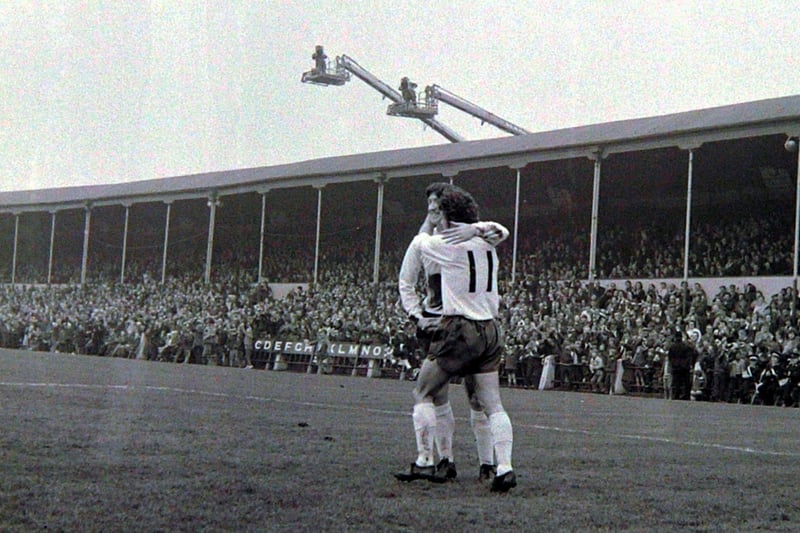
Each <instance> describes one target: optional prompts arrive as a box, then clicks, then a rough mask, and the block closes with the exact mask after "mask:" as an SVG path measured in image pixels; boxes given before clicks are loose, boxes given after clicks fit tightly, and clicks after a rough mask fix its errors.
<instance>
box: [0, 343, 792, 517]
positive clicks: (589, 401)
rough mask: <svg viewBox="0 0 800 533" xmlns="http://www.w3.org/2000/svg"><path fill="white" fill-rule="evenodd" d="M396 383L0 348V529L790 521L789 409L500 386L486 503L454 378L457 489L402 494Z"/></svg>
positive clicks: (408, 457) (400, 391)
mask: <svg viewBox="0 0 800 533" xmlns="http://www.w3.org/2000/svg"><path fill="white" fill-rule="evenodd" d="M411 387H412V384H411V383H408V382H400V381H395V380H388V379H368V378H363V377H341V376H318V375H307V374H299V373H290V372H273V371H263V370H262V371H258V370H243V369H232V368H212V367H201V366H196V365H188V366H187V365H175V364H164V363H152V362H142V361H131V360H125V359H105V358H99V357H87V356H74V355H64V354H40V353H29V352H18V351H0V405H1V406H2V407H0V427H1V429H0V530H2V531H30V530H44V529H47V530H55V531H59V530H64V531H112V530H113V531H120V530H123V531H197V530H205V531H466V530H479V531H493V530H495V531H554V530H559V531H587V530H588V531H621V530H628V531H731V530H753V529H762V530H786V531H790V530H798V529H800V505H798V502H800V499H799V497H800V494H798V483H797V480H798V479H800V429H799V426H800V425H798V423H797V418H798V416H800V412H798V410H796V409H787V408H777V407H761V406H749V405H727V404H710V403H695V402H668V401H665V400H660V399H651V398H632V397H621V396H605V395H593V394H584V393H567V392H552V391H548V392H540V391H527V390H519V389H514V390H510V389H504V390H503V400H504V403H505V405H506V409H507V410H508V412H509V414H510V416H511V419H512V422H513V424H514V466H515V469H516V471H517V475H518V481H519V486H518V487H517V488H516V489H513V490H512V491H511V492H510V493H509V494H505V495H500V494H493V493H490V492H489V490H488V487H487V486H485V485H481V484H479V483H478V482H477V481H476V480H475V477H476V474H477V459H476V457H475V449H474V444H473V440H472V433H471V430H470V429H469V422H468V415H469V411H468V405H467V402H466V399H465V395H464V393H463V390H462V387H461V386H453V388H452V391H451V400H452V403H453V409H454V412H455V415H456V435H455V443H454V451H455V459H456V464H457V466H458V470H459V477H458V480H457V481H455V482H454V483H448V484H445V485H433V484H429V483H427V482H423V481H417V482H414V483H409V484H403V483H400V482H398V481H396V480H395V479H394V477H393V476H392V473H393V472H394V471H396V470H400V469H405V468H407V466H408V463H410V462H411V461H412V460H413V459H414V457H415V455H416V453H415V450H414V447H415V446H414V438H413V429H412V425H411V416H410V412H411V395H410V390H411Z"/></svg>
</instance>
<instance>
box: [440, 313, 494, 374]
mask: <svg viewBox="0 0 800 533" xmlns="http://www.w3.org/2000/svg"><path fill="white" fill-rule="evenodd" d="M502 351H503V335H502V333H501V332H500V329H499V328H498V327H497V323H496V322H495V321H494V320H470V319H468V318H464V317H462V316H446V317H444V318H442V323H441V325H440V327H439V328H438V329H437V330H436V331H435V332H434V334H433V339H431V347H430V350H429V352H428V358H429V359H432V360H435V361H436V362H437V363H438V364H439V367H440V368H441V369H442V370H444V371H445V372H447V373H448V374H451V375H456V376H467V375H469V374H483V373H486V372H494V371H496V370H497V369H499V368H500V355H501V353H502Z"/></svg>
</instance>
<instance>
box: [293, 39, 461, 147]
mask: <svg viewBox="0 0 800 533" xmlns="http://www.w3.org/2000/svg"><path fill="white" fill-rule="evenodd" d="M312 58H313V59H314V60H315V61H316V67H315V68H313V69H311V70H309V71H308V72H304V73H303V76H302V78H301V81H302V82H303V83H313V84H315V85H325V86H328V85H344V84H345V83H346V82H347V81H349V80H350V74H352V75H353V76H355V77H357V78H358V79H360V80H361V81H363V82H364V83H366V84H367V85H369V86H370V87H372V88H373V89H375V90H376V91H378V92H379V93H381V94H382V95H383V97H384V98H388V99H389V100H391V101H392V102H394V103H395V104H402V103H403V102H404V101H405V100H404V99H403V96H402V95H401V94H400V93H399V92H398V91H397V90H396V89H393V88H392V87H390V86H389V85H387V84H386V83H384V82H383V81H381V80H380V79H378V78H377V77H375V76H374V75H373V74H371V73H370V72H369V71H368V70H367V69H365V68H364V67H362V66H361V65H359V64H358V63H357V62H356V61H355V60H354V59H353V58H351V57H348V56H346V55H341V56H337V57H336V66H335V70H331V69H330V67H329V65H328V63H327V62H326V59H327V56H326V55H325V52H324V50H323V48H322V47H321V46H317V49H316V52H315V53H314V55H313V56H312ZM415 118H418V119H419V120H421V121H422V122H423V123H425V124H426V125H428V126H429V127H430V128H431V129H433V130H434V131H436V132H437V133H439V134H440V135H442V136H443V137H444V138H446V139H447V140H448V141H450V142H462V141H464V140H465V139H464V138H463V137H462V136H461V135H459V134H458V133H456V132H455V131H453V130H452V129H450V128H449V127H447V126H445V125H444V124H442V123H441V122H439V121H438V120H436V119H435V118H432V117H430V116H427V117H415Z"/></svg>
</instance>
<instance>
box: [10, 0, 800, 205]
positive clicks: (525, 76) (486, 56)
mask: <svg viewBox="0 0 800 533" xmlns="http://www.w3.org/2000/svg"><path fill="white" fill-rule="evenodd" d="M312 5H313V6H316V7H313V8H312V7H311V6H312ZM798 32H800V9H798V8H797V5H796V4H795V3H794V2H788V1H777V0H775V1H771V0H757V1H752V2H750V1H738V0H734V1H732V2H718V1H703V2H699V1H698V2H688V1H686V2H670V1H666V2H652V1H647V2H635V1H624V0H615V1H604V2H601V1H596V0H595V1H588V0H587V1H584V2H569V1H552V2H532V1H526V2H519V1H513V2H512V1H504V0H493V1H490V2H476V1H466V0H448V1H425V2H416V1H413V0H412V1H408V0H406V1H404V2H396V1H394V2H389V1H383V0H372V1H370V2H358V1H336V2H325V1H317V2H310V1H309V2H306V1H298V2H288V1H286V2H279V1H263V2H257V1H252V2H250V1H248V2H244V1H242V2H238V1H235V0H220V1H206V2H203V1H191V0H185V1H178V0H175V1H168V0H152V1H149V2H142V1H139V2H137V1H132V0H125V1H122V2H108V1H103V2H100V1H92V0H85V1H80V2H78V1H73V0H60V1H52V2H50V1H25V0H7V1H5V2H2V3H1V4H0V190H21V189H35V188H45V187H58V186H68V185H85V184H104V183H116V182H123V181H131V180H140V179H152V178H158V177H167V176H179V175H185V174H195V173H200V172H207V171H212V170H226V169H234V168H244V167H258V166H268V165H276V164H282V163H291V162H296V161H303V160H306V159H315V158H319V157H327V156H335V155H346V154H354V153H363V152H372V151H380V150H389V149H397V148H408V147H417V146H424V145H431V144H441V143H447V142H448V141H447V140H446V139H444V138H443V137H442V136H440V135H439V134H438V133H436V132H435V131H433V130H431V129H429V128H428V129H426V128H424V126H423V124H422V123H421V122H419V121H416V120H412V119H405V118H396V117H389V116H387V115H386V106H387V104H388V103H389V102H388V101H387V100H382V98H381V95H380V94H379V93H378V92H377V91H375V90H374V89H372V88H371V87H369V86H368V85H366V84H365V83H363V82H362V81H360V80H358V79H353V80H352V81H350V82H349V83H348V84H347V85H345V86H343V87H318V86H314V85H306V84H301V83H300V76H301V74H302V73H303V72H304V71H306V70H309V69H311V68H312V67H313V65H314V62H313V61H312V59H311V54H312V53H313V51H314V46H315V45H317V44H320V45H324V46H325V51H326V53H327V54H328V56H330V58H331V59H333V58H335V56H337V55H342V54H344V55H347V56H349V57H351V58H353V59H354V60H356V61H357V62H358V63H359V64H360V65H361V66H362V67H364V68H366V69H367V70H368V71H370V72H371V73H372V74H374V75H375V76H376V77H378V78H380V79H382V80H383V81H385V82H386V83H387V84H389V85H390V86H392V87H395V88H396V87H397V86H398V85H399V81H400V78H401V77H402V76H409V77H410V78H411V79H412V80H414V81H415V82H416V83H418V85H419V88H420V89H421V88H424V87H425V86H426V85H430V84H434V83H435V84H438V85H440V86H442V87H443V88H445V89H447V90H449V91H451V92H453V93H455V94H457V95H459V96H462V97H464V98H466V99H467V100H470V101H472V102H474V103H475V104H478V105H480V106H482V107H483V108H485V109H487V110H489V111H491V112H493V113H495V114H496V115H499V116H500V117H503V118H505V119H507V120H509V121H511V122H513V123H515V124H517V125H519V126H522V127H523V128H526V129H528V130H530V131H546V130H552V129H558V128H564V127H571V126H580V125H585V124H594V123H599V122H607V121H612V120H620V119H629V118H640V117H647V116H655V115H663V114H667V113H673V112H680V111H688V110H692V109H700V108H704V107H712V106H718V105H727V104H732V103H738V102H746V101H752V100H760V99H764V98H773V97H779V96H786V95H791V94H798V93H800V88H799V87H800V75H799V74H798V73H800V68H799V67H800V59H798V42H800V41H799V40H798V34H799V33H798ZM438 120H439V121H441V122H442V123H444V124H446V125H447V126H449V127H450V128H451V129H453V130H455V131H457V132H458V133H459V134H461V135H462V136H463V137H466V138H467V139H470V140H473V139H485V138H490V137H500V136H505V135H507V134H506V133H504V132H502V131H501V130H498V129H496V128H494V127H493V126H491V125H488V124H485V125H481V124H480V122H479V121H478V120H476V119H474V118H472V117H470V116H469V115H466V114H465V113H462V112H461V111H458V110H456V109H454V108H452V107H448V106H446V105H441V106H440V113H439V116H438Z"/></svg>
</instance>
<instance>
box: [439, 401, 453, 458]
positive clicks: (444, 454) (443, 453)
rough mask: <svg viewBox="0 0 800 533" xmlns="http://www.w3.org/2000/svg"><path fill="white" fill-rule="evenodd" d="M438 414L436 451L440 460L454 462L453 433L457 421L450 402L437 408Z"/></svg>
mask: <svg viewBox="0 0 800 533" xmlns="http://www.w3.org/2000/svg"><path fill="white" fill-rule="evenodd" d="M434 409H435V412H436V437H435V440H436V450H437V451H438V452H439V459H444V458H447V459H449V460H451V461H452V460H453V433H454V432H455V430H456V419H455V417H454V416H453V408H452V407H451V406H450V402H447V403H446V404H444V405H437V406H435V408H434Z"/></svg>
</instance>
